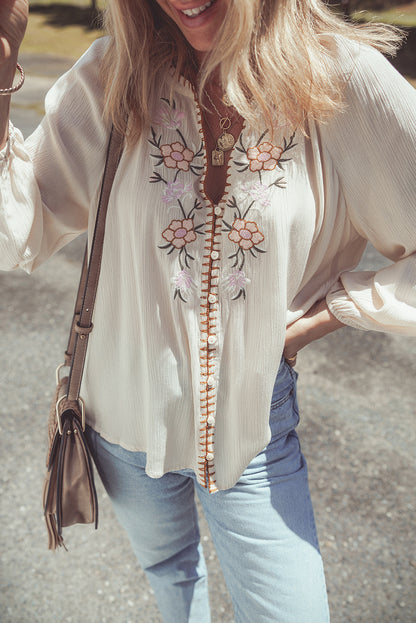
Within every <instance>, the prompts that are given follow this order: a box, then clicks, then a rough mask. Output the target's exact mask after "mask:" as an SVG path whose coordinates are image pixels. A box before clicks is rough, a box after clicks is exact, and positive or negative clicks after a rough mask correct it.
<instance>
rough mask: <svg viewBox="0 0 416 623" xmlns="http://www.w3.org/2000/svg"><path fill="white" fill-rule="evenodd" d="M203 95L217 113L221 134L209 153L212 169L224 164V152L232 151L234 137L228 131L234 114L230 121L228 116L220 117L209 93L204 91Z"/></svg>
mask: <svg viewBox="0 0 416 623" xmlns="http://www.w3.org/2000/svg"><path fill="white" fill-rule="evenodd" d="M204 93H205V95H206V96H207V98H208V100H209V102H210V104H211V106H212V107H213V109H214V110H215V112H216V113H217V115H218V117H219V120H220V122H219V125H220V128H221V134H220V135H219V136H218V138H217V139H216V147H215V148H214V149H213V150H212V152H211V164H212V166H213V167H221V166H222V165H223V164H224V162H225V158H224V152H226V151H230V149H232V148H233V147H234V145H235V138H234V136H233V135H232V134H231V132H228V130H229V129H230V128H231V126H232V123H233V122H232V119H233V116H234V113H233V115H232V116H231V119H230V117H228V116H225V117H224V116H223V115H221V113H220V111H219V110H218V108H217V107H216V106H215V104H214V102H213V101H212V99H211V97H210V95H209V93H208V92H207V91H204ZM213 138H214V137H213ZM214 141H215V138H214Z"/></svg>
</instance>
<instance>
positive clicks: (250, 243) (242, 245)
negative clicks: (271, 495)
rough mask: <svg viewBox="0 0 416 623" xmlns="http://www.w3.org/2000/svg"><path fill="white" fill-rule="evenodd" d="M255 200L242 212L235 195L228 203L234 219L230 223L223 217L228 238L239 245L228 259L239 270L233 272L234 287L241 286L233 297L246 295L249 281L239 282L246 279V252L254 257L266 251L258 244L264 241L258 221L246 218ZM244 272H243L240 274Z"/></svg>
mask: <svg viewBox="0 0 416 623" xmlns="http://www.w3.org/2000/svg"><path fill="white" fill-rule="evenodd" d="M253 204H254V201H252V202H251V203H250V205H249V206H248V208H247V209H246V210H245V212H244V213H242V212H241V209H240V207H239V205H238V203H237V200H236V198H235V197H234V196H233V197H232V198H231V199H230V200H229V201H228V203H227V206H228V207H229V208H234V221H233V223H232V224H231V225H230V224H229V223H227V222H226V221H225V220H224V219H223V221H222V222H223V225H224V229H223V231H226V232H228V238H229V240H231V242H234V243H235V244H236V245H237V251H235V253H231V255H229V256H228V259H230V260H234V261H233V265H232V267H233V268H237V271H234V273H232V275H233V279H234V281H233V282H232V283H233V284H234V286H233V287H234V289H235V288H237V287H238V288H239V290H238V293H237V294H236V295H235V296H234V297H233V298H234V299H236V298H239V297H240V296H241V295H243V296H244V298H246V296H245V286H246V284H247V283H248V281H244V285H240V286H238V283H242V281H241V280H242V278H243V276H244V279H246V277H245V275H244V273H242V270H243V266H244V264H245V261H246V253H250V254H251V255H252V256H253V257H255V258H257V257H258V255H257V253H266V251H265V250H264V249H261V248H260V247H259V246H258V245H259V244H260V243H262V242H263V241H264V235H263V234H262V232H261V231H260V230H259V228H258V225H257V223H255V222H254V221H251V220H248V219H246V216H247V214H248V212H249V211H250V210H251V208H252V207H253ZM240 273H242V274H240Z"/></svg>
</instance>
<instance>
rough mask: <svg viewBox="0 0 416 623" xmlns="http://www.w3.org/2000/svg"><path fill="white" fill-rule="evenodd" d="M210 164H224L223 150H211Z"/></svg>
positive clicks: (215, 165) (217, 165)
mask: <svg viewBox="0 0 416 623" xmlns="http://www.w3.org/2000/svg"><path fill="white" fill-rule="evenodd" d="M211 164H212V166H213V167H222V165H223V164H224V152H223V151H222V150H221V149H213V150H212V152H211Z"/></svg>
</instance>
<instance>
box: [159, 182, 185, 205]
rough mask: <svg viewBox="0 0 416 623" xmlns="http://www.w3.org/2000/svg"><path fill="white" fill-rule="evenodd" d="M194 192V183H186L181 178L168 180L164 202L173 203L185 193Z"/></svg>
mask: <svg viewBox="0 0 416 623" xmlns="http://www.w3.org/2000/svg"><path fill="white" fill-rule="evenodd" d="M190 193H192V184H184V183H183V182H182V181H181V180H176V182H168V183H167V184H166V188H165V190H164V191H163V196H162V201H163V203H171V202H173V201H176V200H177V199H183V197H184V196H185V195H189V194H190Z"/></svg>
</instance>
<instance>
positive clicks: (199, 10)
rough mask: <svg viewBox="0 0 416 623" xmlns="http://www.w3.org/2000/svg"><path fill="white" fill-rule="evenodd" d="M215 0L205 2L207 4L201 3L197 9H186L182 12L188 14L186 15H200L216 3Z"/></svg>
mask: <svg viewBox="0 0 416 623" xmlns="http://www.w3.org/2000/svg"><path fill="white" fill-rule="evenodd" d="M214 2H215V0H210V1H209V2H205V4H201V6H198V7H196V8H195V9H186V10H184V11H181V13H183V14H184V15H186V17H190V18H192V17H198V16H199V15H202V13H204V12H205V11H206V10H207V9H209V8H210V7H211V6H212V5H213V4H214Z"/></svg>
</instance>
